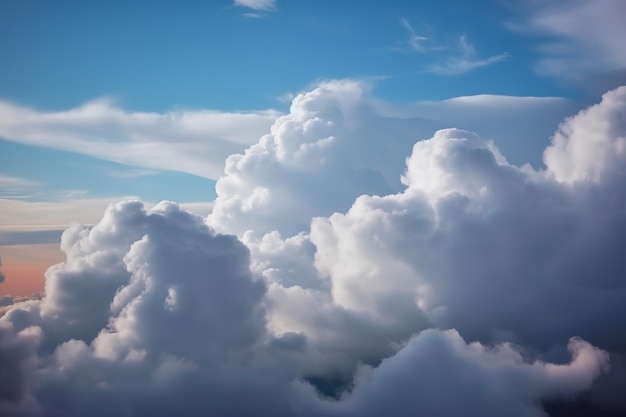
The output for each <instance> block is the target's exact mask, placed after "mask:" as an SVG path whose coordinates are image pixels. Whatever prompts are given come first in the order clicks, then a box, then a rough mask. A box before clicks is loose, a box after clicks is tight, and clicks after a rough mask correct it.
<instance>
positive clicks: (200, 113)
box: [0, 100, 279, 179]
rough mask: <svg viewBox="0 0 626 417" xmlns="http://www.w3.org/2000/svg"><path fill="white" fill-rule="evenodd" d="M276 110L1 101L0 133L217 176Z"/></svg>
mask: <svg viewBox="0 0 626 417" xmlns="http://www.w3.org/2000/svg"><path fill="white" fill-rule="evenodd" d="M278 115H279V113H277V112H275V111H272V110H267V111H260V112H249V113H236V112H232V113H226V112H219V111H212V110H196V111H178V112H169V113H145V112H130V111H126V110H123V109H120V108H118V107H115V106H114V105H113V104H112V103H111V102H110V101H108V100H99V101H93V102H90V103H87V104H85V105H83V106H80V107H77V108H74V109H70V110H66V111H59V112H40V111H36V110H33V109H29V108H25V107H21V106H18V105H16V104H13V103H10V102H7V101H0V137H3V138H5V139H9V140H13V141H16V142H20V143H25V144H29V145H36V146H42V147H49V148H55V149H61V150H65V151H70V152H77V153H82V154H85V155H89V156H93V157H96V158H101V159H106V160H109V161H114V162H119V163H123V164H127V165H133V166H138V167H144V168H153V169H160V170H172V171H180V172H186V173H189V174H193V175H198V176H202V177H207V178H212V179H216V178H218V177H219V176H220V175H221V173H222V172H223V164H224V159H225V158H226V157H227V156H228V155H230V154H232V153H235V152H240V151H242V150H243V149H245V148H246V147H247V146H249V145H250V144H252V143H254V142H256V140H257V139H258V138H259V136H261V135H262V134H263V133H264V132H266V131H267V130H268V128H269V126H270V125H271V124H272V123H273V122H274V120H275V119H276V117H278Z"/></svg>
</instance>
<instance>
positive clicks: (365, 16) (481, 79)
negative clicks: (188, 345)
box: [0, 0, 623, 222]
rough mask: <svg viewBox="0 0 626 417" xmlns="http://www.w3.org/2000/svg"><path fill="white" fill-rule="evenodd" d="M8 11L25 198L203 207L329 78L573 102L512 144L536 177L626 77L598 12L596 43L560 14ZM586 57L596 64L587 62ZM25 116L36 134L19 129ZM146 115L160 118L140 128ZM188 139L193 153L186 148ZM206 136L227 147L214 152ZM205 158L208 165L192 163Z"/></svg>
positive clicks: (4, 40)
mask: <svg viewBox="0 0 626 417" xmlns="http://www.w3.org/2000/svg"><path fill="white" fill-rule="evenodd" d="M613 3H615V2H613ZM572 4H573V3H572ZM607 4H608V3H607ZM615 4H617V3H615ZM617 7H621V6H617ZM0 8H1V9H2V10H1V11H2V12H1V13H0V51H1V52H2V56H3V61H4V63H5V64H4V65H2V66H1V67H0V100H1V101H2V102H3V103H4V105H5V106H6V107H5V108H4V109H5V110H4V112H5V115H6V116H5V118H6V120H5V123H4V126H3V127H0V129H2V131H0V158H1V160H0V175H2V176H3V177H2V179H3V182H2V195H3V197H8V198H13V199H16V198H18V197H19V198H21V199H22V200H23V201H55V200H56V201H60V200H62V199H64V198H67V197H68V196H72V197H73V198H74V197H80V198H103V197H111V198H114V197H126V196H135V197H139V198H142V199H146V200H148V201H153V202H156V201H159V200H162V199H170V200H176V201H180V202H198V201H211V200H212V199H214V198H215V196H216V194H215V191H214V189H213V187H214V180H215V179H216V178H217V177H218V176H219V175H220V169H221V167H222V166H223V160H224V159H225V157H226V156H228V155H229V154H231V153H236V152H241V151H243V149H245V147H246V146H247V145H250V144H252V143H254V142H256V140H257V139H258V138H259V137H261V136H262V135H263V134H265V133H267V132H268V131H269V127H270V126H271V123H272V121H273V120H274V119H275V118H276V117H278V115H280V114H284V113H285V112H287V111H288V109H289V101H290V99H291V98H292V97H293V96H294V95H295V94H296V93H298V92H300V91H305V90H307V89H310V88H312V87H313V86H315V85H316V83H318V82H320V81H323V80H328V79H355V80H361V81H363V82H366V83H368V85H369V89H370V94H371V95H372V97H375V98H376V99H377V100H381V101H384V102H385V103H388V104H390V105H397V106H401V105H403V104H406V105H410V104H412V103H423V102H430V103H437V102H439V103H441V100H446V99H454V98H455V97H462V96H473V95H502V96H534V97H560V98H565V99H566V100H569V101H568V104H567V105H566V104H564V103H565V102H562V103H563V105H559V106H557V105H555V106H553V107H551V108H550V111H546V112H545V117H543V118H542V120H540V121H538V123H537V124H538V125H542V126H543V127H542V129H539V130H538V131H537V132H539V133H537V132H528V134H527V136H531V133H532V134H538V135H542V137H539V138H538V139H537V138H536V139H535V140H534V141H529V142H528V143H531V142H532V143H534V144H535V145H530V144H523V143H522V142H520V141H517V142H516V143H515V144H512V143H510V144H509V145H511V146H510V148H511V149H512V153H509V154H508V157H509V158H510V159H511V160H513V161H514V162H515V163H518V164H523V163H524V162H531V163H533V165H535V166H536V165H538V164H541V149H542V148H543V146H544V145H545V143H546V141H547V139H548V136H549V135H550V134H551V132H552V131H553V130H554V129H555V128H556V125H557V124H558V122H559V121H560V120H561V119H562V117H563V116H565V115H567V114H569V112H571V110H572V109H574V108H576V107H581V106H582V105H584V104H586V103H589V102H592V101H594V100H596V99H597V98H598V97H599V94H600V93H602V92H604V91H605V90H606V89H608V88H610V87H614V86H616V85H618V84H619V81H620V80H621V79H622V73H621V72H620V68H621V67H620V63H623V62H622V61H620V60H621V59H623V56H622V55H621V53H620V51H619V50H616V48H619V46H615V44H614V42H613V43H611V42H612V41H610V40H611V39H614V38H615V36H614V35H615V34H614V33H613V32H612V31H613V30H614V29H615V28H616V27H617V24H616V23H615V21H616V19H612V20H611V18H610V16H611V13H604V14H600V16H595V18H597V19H604V18H605V17H608V19H609V20H610V21H609V22H608V24H606V22H605V23H604V24H605V26H606V27H607V33H606V34H604V33H600V32H598V31H594V32H593V33H592V36H587V34H585V33H584V30H583V31H578V30H574V29H576V23H577V19H580V18H581V17H580V15H581V13H582V14H583V15H584V12H585V10H584V7H577V6H575V4H574V6H572V5H571V4H570V5H568V4H567V3H566V2H559V1H556V2H551V3H549V4H547V5H546V4H544V5H539V4H537V3H534V2H531V1H517V2H515V1H502V0H498V1H484V2H480V3H477V2H469V1H462V0H449V1H442V2H413V1H385V2H382V1H359V2H357V1H347V0H346V1H283V2H272V1H269V2H264V1H258V2H255V1H249V2H246V1H242V2H239V3H237V2H235V3H233V2H230V1H215V2H200V1H189V2H183V3H182V4H179V3H173V2H169V1H154V2H149V3H147V2H122V1H113V2H78V1H63V2H60V3H59V2H55V3H53V2H42V1H20V2H3V3H2V4H1V5H0ZM581 10H582V11H581ZM551 22H556V24H552V23H551ZM618 23H619V22H618ZM615 30H619V28H617V29H615ZM578 32H581V33H580V34H579V33H578ZM579 35H580V36H579ZM583 35H584V36H583ZM607 40H608V41H607ZM598 45H600V46H598ZM592 59H593V60H594V62H595V64H594V65H593V66H592V67H589V66H587V65H585V64H584V63H585V62H587V61H589V60H592ZM607 74H613V75H611V76H608V75H607ZM611 77H613V78H615V80H613V78H611ZM596 85H597V87H596ZM93 103H96V104H95V105H93V106H92V107H94V108H95V110H94V109H93V108H92V107H89V106H90V104H93ZM81 106H82V107H81ZM85 106H87V109H86V110H85V111H84V112H83V116H79V118H80V117H83V118H85V117H86V118H90V117H91V119H90V120H91V124H90V125H89V126H84V125H83V123H84V122H83V121H80V120H77V119H74V118H73V117H74V116H73V114H74V113H75V112H76V111H80V110H79V109H81V108H82V109H84V108H85ZM440 107H441V109H440V110H438V111H439V112H440V114H438V115H433V114H432V112H431V114H430V115H429V116H428V117H431V118H434V119H437V120H438V121H439V122H440V124H439V125H438V126H439V127H442V126H443V127H445V126H446V124H447V123H448V124H452V123H454V122H455V121H456V120H457V119H458V118H456V119H455V118H451V119H450V120H446V111H447V110H446V109H445V107H446V106H440ZM21 110H24V111H28V112H32V113H33V114H34V116H33V115H32V114H31V116H32V117H36V118H37V120H38V123H40V124H41V127H39V128H34V127H33V126H34V125H35V123H33V122H32V120H33V119H28V120H31V121H30V122H29V121H27V120H26V119H24V120H22V119H23V118H22V116H18V113H19V112H20V111H21ZM90 111H92V112H93V114H92V115H91V116H89V115H87V114H88V113H89V112H90ZM204 111H210V112H214V113H216V114H215V115H214V116H215V118H216V119H220V117H222V116H223V115H226V117H229V116H232V117H233V118H234V119H236V118H237V117H238V115H239V116H242V115H243V116H242V117H243V118H245V119H246V120H248V119H254V121H250V123H243V122H242V123H243V125H245V126H246V127H245V129H246V131H245V132H241V131H240V130H239V128H240V127H241V126H242V125H240V124H239V122H235V121H231V122H232V123H231V124H229V122H224V123H225V125H224V126H222V128H216V129H215V131H212V130H211V129H210V128H209V129H208V131H204V130H203V129H204V127H203V126H204V125H203V126H200V127H197V128H196V127H190V126H189V123H186V122H185V121H184V120H186V119H185V118H186V117H188V116H189V115H193V114H195V115H196V116H197V118H198V119H201V118H202V117H204V116H203V113H202V112H204ZM463 111H465V110H463ZM14 112H18V113H14ZM72 112H74V113H72ZM102 112H104V113H107V114H108V116H103V114H102ZM194 112H195V113H194ZM20 114H21V113H20ZM55 114H56V116H54V115H55ZM509 114H513V113H509ZM29 117H30V116H29ZM55 117H61V118H64V121H63V122H61V125H57V124H55V123H56V122H54V121H51V120H52V119H54V118H55ZM420 117H421V114H420ZM24 118H27V117H26V116H24ZM51 118H52V119H51ZM120 118H122V119H123V118H126V119H124V120H123V121H120V122H119V124H116V123H117V122H116V120H120ZM142 118H161V119H163V120H161V119H160V120H161V122H159V123H161V125H159V126H148V125H146V123H148V124H149V122H145V123H144V122H142V120H143V119H142ZM220 120H221V119H220ZM163 123H165V124H168V123H170V124H171V126H170V125H168V127H167V128H166V127H163V126H162V124H163ZM190 123H193V122H190ZM7 125H10V126H9V127H6V126H7ZM113 125H115V127H114V128H111V126H113ZM136 125H139V127H137V126H136ZM474 125H475V123H474ZM474 125H472V126H469V127H472V128H474ZM486 125H487V124H486V123H485V126H486ZM28 128H30V130H28ZM25 129H26V130H25ZM137 129H139V130H140V131H139V132H137ZM167 129H171V130H170V131H168V130H167ZM181 129H182V130H181ZM190 130H192V131H193V132H191V133H190V134H191V135H192V136H193V137H192V138H190V139H189V142H186V143H187V145H185V144H176V141H178V140H179V136H178V135H180V134H182V133H181V132H182V131H184V132H186V133H189V131H190ZM44 131H45V132H46V133H45V134H43V136H42V135H41V133H42V132H44ZM70 131H71V132H72V134H73V137H74V138H73V140H67V135H68V132H70ZM157 132H158V135H160V136H161V137H160V138H159V139H158V143H157V144H156V145H154V146H152V145H146V146H145V147H144V148H141V149H134V150H131V151H128V150H125V149H126V148H124V147H120V148H119V151H118V150H116V149H117V148H116V145H115V143H126V144H128V143H129V142H132V141H133V140H135V139H133V137H135V136H137V135H141V137H142V139H143V140H147V141H150V140H152V135H157ZM186 133H185V134H186ZM490 133H491V132H490ZM225 137H226V139H224V138H225ZM202 138H206V140H207V142H206V143H209V142H210V141H211V140H216V141H218V142H219V141H220V140H222V141H224V144H225V145H224V146H221V145H215V149H212V148H211V147H210V146H206V147H204V146H203V145H202V143H200V142H202ZM198 141H200V142H198ZM103 143H104V144H106V145H107V148H106V149H102V146H100V145H102V144H103ZM164 143H169V144H170V145H171V146H170V148H167V149H166V147H165V148H164V149H161V147H163V145H164ZM190 143H194V144H195V145H193V146H198V147H199V149H194V148H193V147H192V145H190ZM233 143H234V144H233ZM536 144H539V145H536ZM506 146H507V145H506V144H505V145H504V147H505V148H506ZM200 148H202V149H200ZM155 149H156V150H155ZM153 152H155V153H156V154H158V155H155V156H153V155H152V153H153ZM172 152H173V153H172ZM203 152H204V154H206V155H207V159H211V164H212V166H211V168H206V169H204V168H202V167H201V166H200V165H201V164H202V160H201V155H204V154H203ZM170 153H172V154H171V155H172V156H171V158H170V157H169V155H170ZM177 153H183V154H185V155H175V154H177ZM193 154H195V155H196V156H197V158H196V160H195V161H191V160H190V159H189V157H190V155H193ZM207 166H208V165H207ZM68 222H69V220H68Z"/></svg>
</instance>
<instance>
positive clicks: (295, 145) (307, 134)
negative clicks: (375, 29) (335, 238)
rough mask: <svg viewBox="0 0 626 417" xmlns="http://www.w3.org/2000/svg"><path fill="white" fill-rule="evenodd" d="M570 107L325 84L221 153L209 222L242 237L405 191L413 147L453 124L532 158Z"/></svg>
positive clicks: (289, 227)
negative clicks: (246, 144)
mask: <svg viewBox="0 0 626 417" xmlns="http://www.w3.org/2000/svg"><path fill="white" fill-rule="evenodd" d="M570 108H571V103H568V102H567V101H566V100H563V99H556V98H538V97H505V96H476V97H464V98H456V99H452V100H444V101H437V102H419V103H414V104H409V105H403V106H394V105H391V104H390V103H386V102H384V101H381V100H377V99H376V98H374V97H372V96H371V94H370V92H369V88H368V86H367V85H366V84H364V83H359V82H356V81H353V80H342V81H328V82H324V83H321V85H319V86H318V87H317V88H315V89H314V90H312V91H309V92H306V93H302V94H300V95H298V96H297V97H296V98H295V99H294V100H293V103H292V106H291V109H290V112H289V114H287V115H284V116H282V117H280V118H278V119H277V120H276V122H275V123H274V125H273V126H272V128H271V131H270V133H269V134H267V135H265V136H263V137H262V138H261V140H260V141H259V143H258V144H255V145H253V146H251V147H250V148H248V149H247V150H246V151H245V152H244V153H243V154H236V155H231V156H230V157H229V158H228V159H227V160H226V169H225V175H224V176H223V177H222V178H220V179H219V180H218V182H217V185H216V192H217V194H218V197H217V199H216V202H215V210H214V211H213V215H212V216H211V219H210V223H211V225H212V226H213V227H215V228H217V229H218V230H219V231H223V232H228V233H236V234H238V235H241V234H243V233H244V232H246V231H247V230H255V231H256V232H258V233H261V234H262V233H265V232H270V231H272V230H276V231H278V232H280V233H281V234H282V235H283V236H291V235H294V234H296V233H298V232H300V231H305V230H306V229H307V228H308V225H309V222H310V219H311V218H312V217H314V216H322V215H324V216H327V215H330V214H332V213H333V212H334V211H345V210H347V209H348V208H349V206H350V204H352V202H353V201H354V199H355V198H356V197H357V196H359V195H361V194H378V195H382V194H388V193H390V192H398V191H400V190H402V184H401V183H400V176H401V174H402V166H403V162H404V159H405V158H406V155H407V154H408V153H409V152H410V149H411V146H412V144H413V143H415V141H416V140H419V139H422V138H425V137H430V136H431V135H432V134H433V133H434V132H435V131H436V130H437V129H440V128H443V127H446V126H450V125H454V126H460V127H463V128H466V129H472V130H474V131H477V132H479V133H481V134H484V135H486V136H487V137H494V138H502V141H501V142H499V144H500V145H501V146H502V148H503V149H505V150H508V151H511V153H518V154H519V155H520V156H521V157H522V162H531V161H529V160H524V159H523V157H524V156H529V157H530V155H533V154H535V155H540V153H541V150H542V149H543V148H544V146H545V143H547V139H548V136H549V135H550V133H552V131H553V130H554V125H555V124H556V123H557V122H558V121H559V120H561V118H562V117H563V116H564V115H565V114H567V112H568V111H569V109H570ZM537 119H540V120H542V121H541V122H538V121H537ZM550 120H552V123H550ZM532 162H533V163H536V161H532ZM328 184H333V186H332V187H329V186H328Z"/></svg>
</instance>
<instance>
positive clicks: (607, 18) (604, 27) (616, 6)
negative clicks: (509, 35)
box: [509, 0, 626, 77]
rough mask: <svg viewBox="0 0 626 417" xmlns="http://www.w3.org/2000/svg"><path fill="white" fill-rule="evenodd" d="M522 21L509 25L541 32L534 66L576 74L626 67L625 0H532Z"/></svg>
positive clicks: (515, 29) (557, 72)
mask: <svg viewBox="0 0 626 417" xmlns="http://www.w3.org/2000/svg"><path fill="white" fill-rule="evenodd" d="M528 10H529V12H528V13H527V14H526V17H525V18H524V20H523V21H522V22H517V23H512V24H510V25H509V27H510V28H511V29H512V30H514V31H517V32H520V33H524V34H532V35H535V36H537V35H538V36H541V37H542V38H541V40H540V41H539V45H538V47H537V50H538V52H539V55H540V57H539V60H538V62H537V63H536V70H537V71H538V72H540V73H544V74H550V75H566V76H569V77H578V76H580V75H581V74H585V73H597V72H611V71H617V70H624V69H626V43H624V39H625V38H626V25H624V16H626V2H624V1H622V0H597V1H583V0H573V1H556V2H532V3H530V6H529V9H528Z"/></svg>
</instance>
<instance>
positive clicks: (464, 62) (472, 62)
mask: <svg viewBox="0 0 626 417" xmlns="http://www.w3.org/2000/svg"><path fill="white" fill-rule="evenodd" d="M400 22H401V23H402V26H404V27H405V28H406V30H407V31H408V33H409V38H408V40H407V41H406V45H407V46H408V48H409V49H410V50H411V51H413V52H418V53H420V54H424V53H430V54H432V53H435V54H436V55H435V58H434V59H433V60H434V61H435V63H434V64H431V65H429V66H428V68H427V69H426V72H431V73H436V74H441V75H459V74H464V73H467V72H470V71H473V70H475V69H478V68H481V67H486V66H489V65H492V64H495V63H498V62H502V61H504V60H506V59H508V58H509V54H508V53H502V54H498V55H492V56H489V57H487V58H481V57H479V56H478V54H477V53H476V48H475V47H474V45H473V44H472V43H471V42H470V41H469V40H468V39H467V36H466V35H462V36H460V37H459V39H458V41H457V43H456V44H455V45H452V46H450V45H443V44H440V43H438V42H437V41H436V40H434V39H432V38H430V37H426V36H422V35H418V34H417V33H416V32H415V30H414V29H413V27H412V26H411V24H410V23H409V22H408V21H407V20H406V19H401V21H400ZM394 49H396V50H399V51H402V50H405V49H406V48H404V47H400V48H394ZM443 53H445V54H446V55H448V57H447V58H446V59H445V60H443V61H441V58H440V57H441V56H442V54H443Z"/></svg>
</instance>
